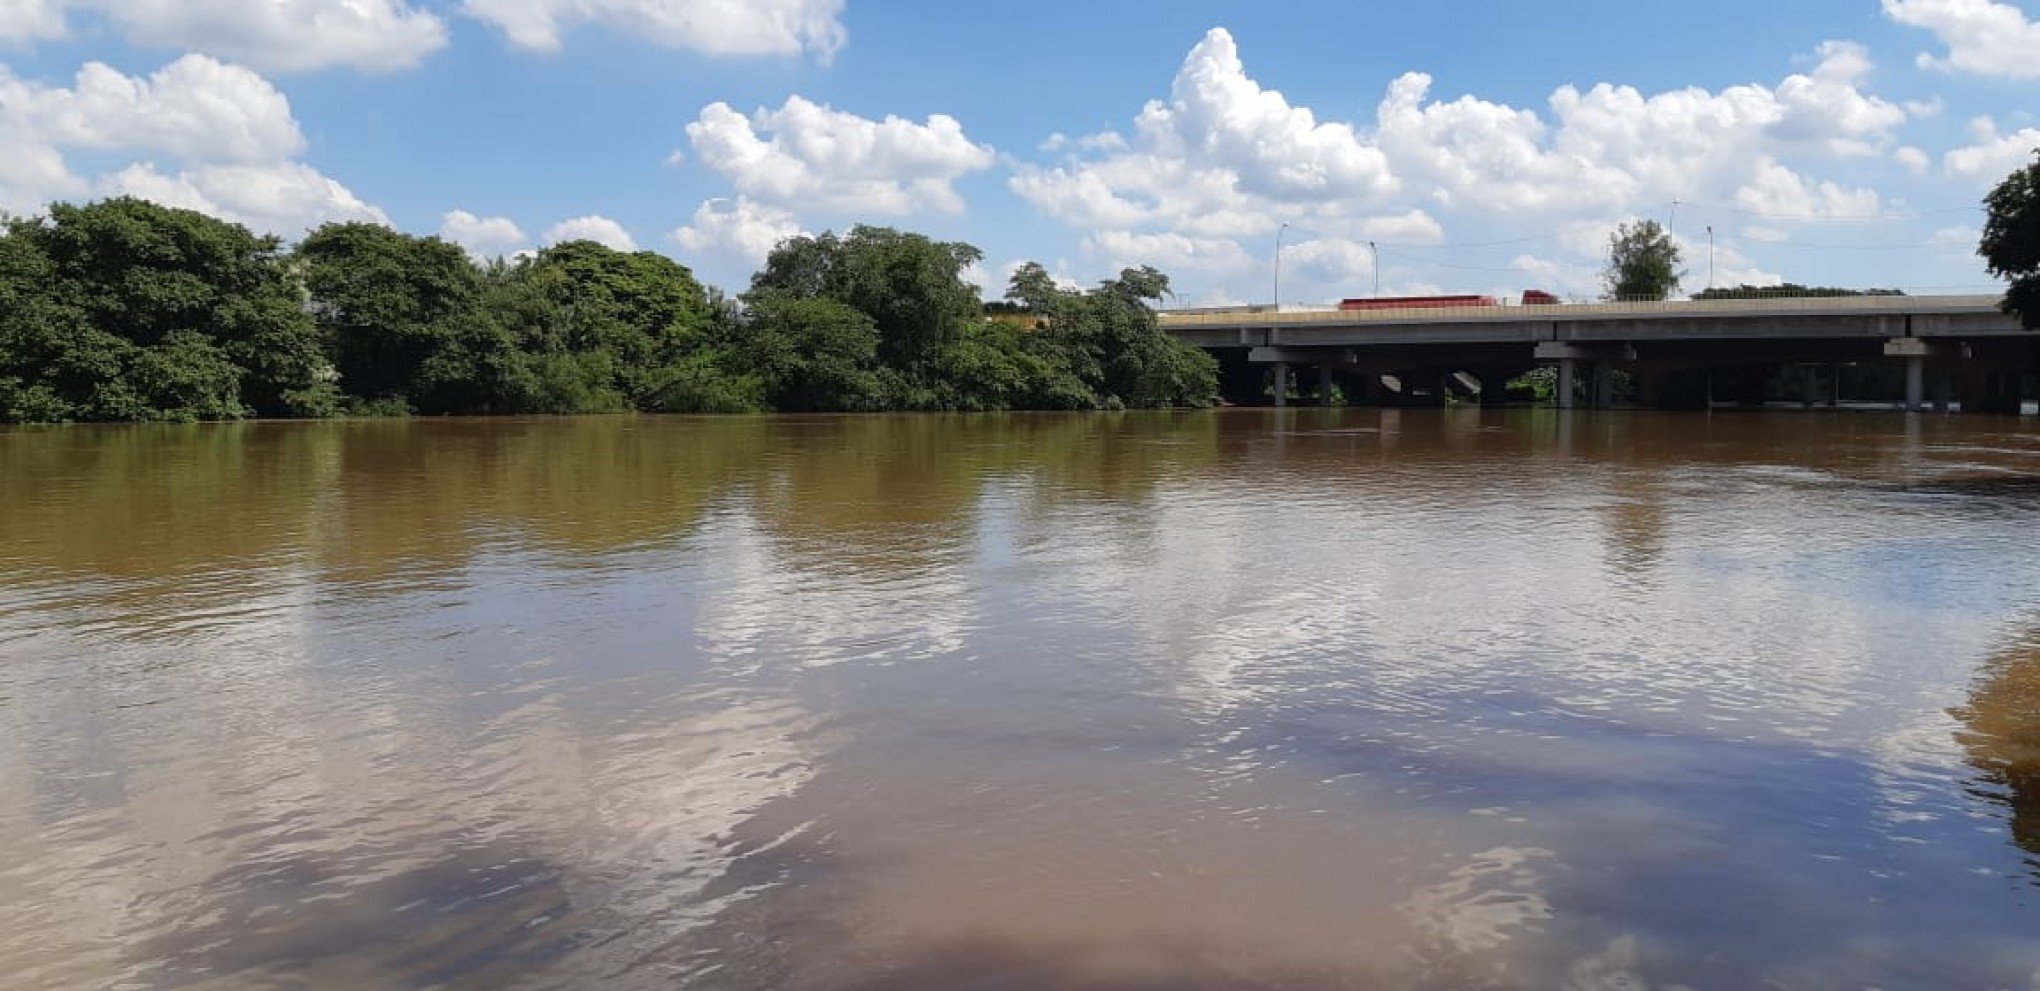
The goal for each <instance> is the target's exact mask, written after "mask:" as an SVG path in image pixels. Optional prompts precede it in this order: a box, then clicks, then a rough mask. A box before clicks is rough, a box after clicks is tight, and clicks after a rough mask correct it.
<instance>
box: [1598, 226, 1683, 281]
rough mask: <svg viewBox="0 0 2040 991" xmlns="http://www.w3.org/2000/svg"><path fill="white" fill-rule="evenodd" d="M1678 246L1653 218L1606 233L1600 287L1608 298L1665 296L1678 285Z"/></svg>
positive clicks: (1679, 272)
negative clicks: (1604, 261) (1606, 255)
mask: <svg viewBox="0 0 2040 991" xmlns="http://www.w3.org/2000/svg"><path fill="white" fill-rule="evenodd" d="M1685 274H1686V273H1685V272H1683V271H1680V269H1679V246H1678V245H1677V244H1674V243H1673V242H1672V236H1671V235H1670V234H1669V233H1667V232H1666V231H1665V229H1664V228H1663V227H1660V226H1658V222H1657V221H1655V220H1638V221H1635V222H1632V223H1625V224H1622V225H1621V226H1619V227H1617V228H1615V231H1614V233H1612V234H1610V235H1608V269H1607V271H1606V272H1604V273H1603V274H1602V276H1601V284H1602V288H1603V289H1604V290H1605V293H1606V296H1607V298H1608V299H1611V300H1618V299H1664V298H1665V297H1667V296H1670V295H1671V294H1672V293H1674V292H1677V291H1678V289H1679V279H1680V278H1681V277H1682V276H1684V275H1685Z"/></svg>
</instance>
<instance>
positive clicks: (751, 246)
mask: <svg viewBox="0 0 2040 991" xmlns="http://www.w3.org/2000/svg"><path fill="white" fill-rule="evenodd" d="M800 233H801V226H800V221H799V220H798V219H796V218H795V217H794V215H793V214H791V213H789V212H787V211H785V210H781V209H778V208H777V207H771V206H766V205H765V204H762V203H754V202H752V201H751V200H750V199H747V198H745V197H742V196H739V197H737V198H736V199H733V200H727V199H717V200H709V201H708V202H706V203H703V204H701V206H700V207H699V208H698V209H696V210H695V211H694V220H693V222H692V223H689V224H688V225H686V226H685V227H681V228H680V229H678V230H675V231H674V232H673V240H674V242H675V243H677V244H679V245H680V246H681V247H682V248H685V249H687V250H688V251H690V252H694V253H697V254H727V255H732V256H735V257H737V258H741V259H743V260H745V261H748V262H753V263H756V262H761V261H764V260H765V256H766V255H768V254H771V253H772V249H773V248H774V247H776V246H778V244H779V242H781V241H784V240H786V239H787V238H790V237H794V236H796V235H798V234H800Z"/></svg>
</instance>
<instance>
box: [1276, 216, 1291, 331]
mask: <svg viewBox="0 0 2040 991" xmlns="http://www.w3.org/2000/svg"><path fill="white" fill-rule="evenodd" d="M1288 230H1289V223H1288V222H1287V221H1284V222H1283V224H1282V226H1280V227H1277V228H1275V312H1277V313H1280V312H1282V235H1283V234H1284V233H1285V232H1287V231H1288Z"/></svg>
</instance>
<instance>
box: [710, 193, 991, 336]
mask: <svg viewBox="0 0 2040 991" xmlns="http://www.w3.org/2000/svg"><path fill="white" fill-rule="evenodd" d="M983 258H984V253H983V252H981V251H979V250H978V249H977V248H975V247H973V246H971V245H968V244H963V243H959V242H945V241H936V240H933V239H931V238H928V237H927V236H925V235H921V234H911V233H906V232H902V231H897V230H893V229H892V228H890V227H865V226H861V225H860V226H857V227H853V228H851V229H850V233H849V234H847V235H844V236H841V237H839V236H837V235H835V234H827V233H825V234H819V235H814V236H803V237H796V238H790V239H788V240H786V241H784V242H782V243H781V244H780V245H779V246H778V247H777V248H774V249H773V251H772V254H771V255H770V256H769V257H767V258H766V260H765V267H764V269H763V270H761V271H759V272H758V274H757V275H756V276H754V277H752V279H751V291H750V292H749V293H747V294H746V295H745V299H746V301H747V302H755V301H757V300H761V299H763V298H765V297H766V296H768V295H784V296H788V297H790V298H793V299H826V300H832V301H834V302H838V303H842V304H843V305H845V306H848V307H851V308H852V309H855V310H857V311H858V312H860V313H863V314H864V315H865V316H867V317H870V318H871V321H872V323H873V324H874V325H876V326H877V328H878V333H879V341H880V353H881V355H882V356H883V357H884V358H885V359H886V361H887V362H888V363H890V364H893V365H895V366H901V367H910V366H913V365H916V364H918V363H921V362H925V361H928V360H930V359H932V358H934V357H935V355H936V354H937V353H938V352H939V351H940V350H941V349H942V348H943V347H944V346H946V345H949V344H952V343H954V342H955V341H956V340H957V338H958V337H959V335H961V334H962V332H963V328H964V327H965V326H966V325H968V324H970V323H972V322H974V321H976V320H977V319H978V318H979V317H981V316H982V315H983V314H982V305H981V304H980V302H979V299H978V292H977V287H976V286H973V285H971V284H969V283H967V282H965V281H964V280H963V272H964V270H965V269H967V268H969V267H970V266H971V265H972V264H974V263H976V262H978V261H980V260H982V259H983Z"/></svg>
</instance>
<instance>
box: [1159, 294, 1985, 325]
mask: <svg viewBox="0 0 2040 991" xmlns="http://www.w3.org/2000/svg"><path fill="white" fill-rule="evenodd" d="M1957 288H1959V289H1960V290H1963V291H1961V292H1950V291H1948V289H1957ZM1948 289H1943V290H1942V291H1940V292H1932V293H1913V292H1903V293H1900V292H1881V293H1878V294H1875V295H1839V294H1828V295H1819V294H1813V293H1808V292H1803V291H1802V292H1778V293H1776V294H1775V295H1773V294H1766V293H1763V292H1761V291H1754V292H1753V291H1747V290H1737V291H1735V292H1733V293H1732V294H1718V295H1714V296H1710V297H1707V298H1691V297H1688V298H1684V299H1662V298H1656V297H1651V298H1637V299H1612V300H1605V299H1604V300H1594V301H1590V302H1587V301H1581V302H1572V301H1568V302H1560V303H1522V302H1518V301H1516V300H1513V299H1511V300H1497V301H1496V302H1494V303H1490V304H1471V305H1468V304H1456V305H1449V306H1436V305H1412V306H1377V307H1367V308H1362V309H1341V308H1339V307H1337V306H1335V305H1301V306H1298V305H1287V304H1285V305H1284V306H1282V307H1281V309H1280V310H1276V309H1275V308H1274V307H1272V306H1269V305H1266V304H1258V305H1252V306H1240V307H1202V308H1198V309H1195V310H1163V311H1161V317H1162V321H1163V323H1164V324H1166V325H1168V326H1171V327H1185V328H1188V327H1201V326H1213V327H1234V326H1240V325H1242V324H1258V325H1262V326H1268V325H1277V324H1281V325H1300V326H1310V325H1315V324H1355V323H1431V322H1467V321H1490V320H1537V319H1543V320H1579V319H1619V318H1622V317H1628V316H1664V315H1672V314H1690V315H1693V316H1707V315H1731V314H1738V313H1747V314H1751V315H1756V314H1766V315H1768V314H1779V315H1789V314H1792V313H1809V314H1816V313H1911V312H1920V311H1923V310H1926V311H1932V310H1972V309H1976V310H1981V309H1994V308H1995V307H1996V306H1997V305H1998V302H1999V300H2001V299H2002V298H2003V296H2002V292H2003V290H2002V289H2001V288H1999V287H1987V286H1963V287H1948Z"/></svg>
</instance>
